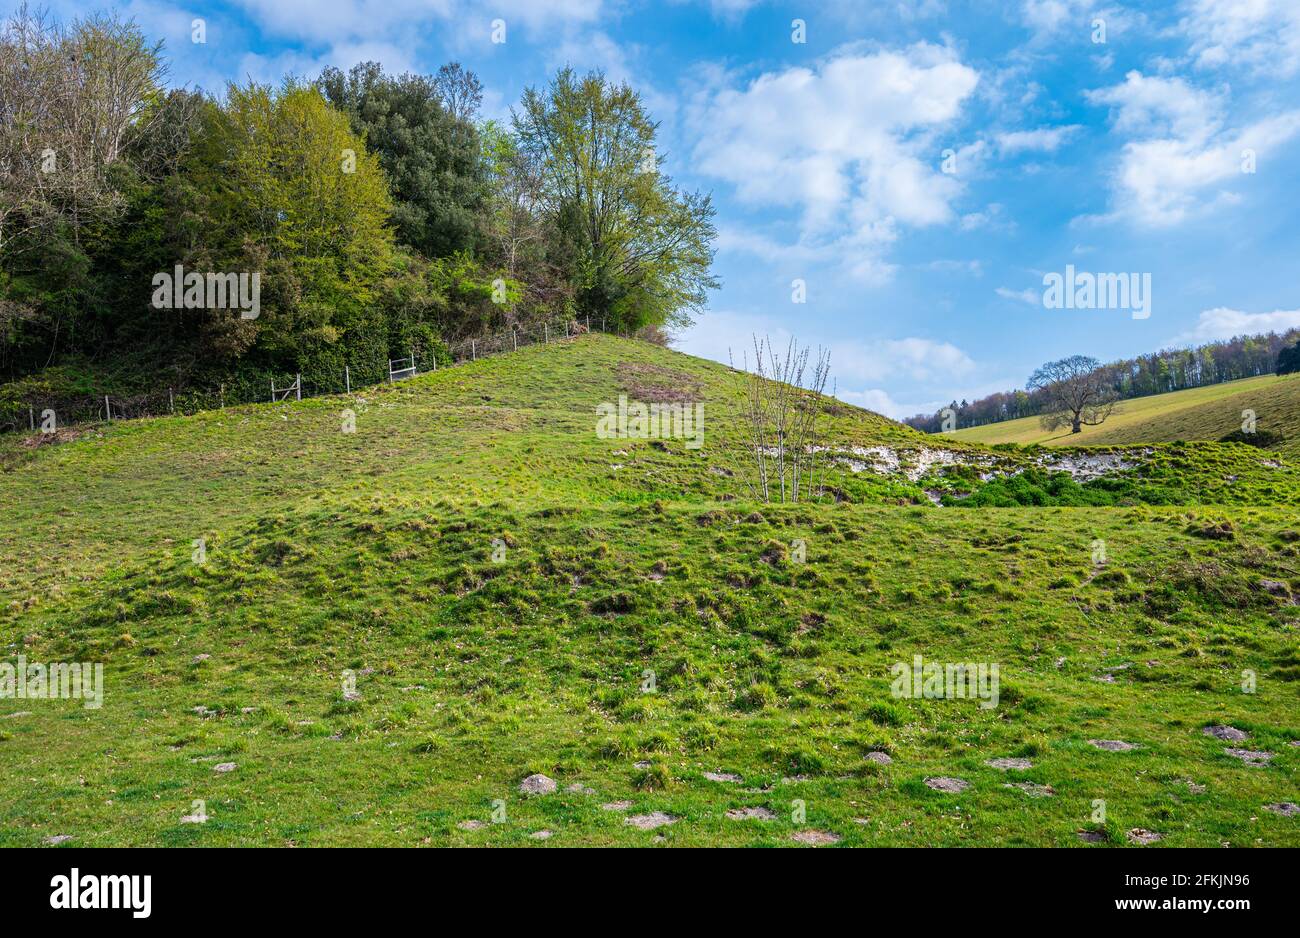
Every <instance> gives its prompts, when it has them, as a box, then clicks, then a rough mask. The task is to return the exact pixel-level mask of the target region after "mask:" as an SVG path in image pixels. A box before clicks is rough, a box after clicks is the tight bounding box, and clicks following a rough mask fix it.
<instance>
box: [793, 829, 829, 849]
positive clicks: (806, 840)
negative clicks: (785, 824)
mask: <svg viewBox="0 0 1300 938" xmlns="http://www.w3.org/2000/svg"><path fill="white" fill-rule="evenodd" d="M790 839H791V840H793V841H795V842H796V843H801V844H807V845H809V846H810V847H824V846H826V845H827V844H837V843H839V842H840V836H839V834H832V833H831V832H830V831H795V832H794V833H793V834H791V835H790Z"/></svg>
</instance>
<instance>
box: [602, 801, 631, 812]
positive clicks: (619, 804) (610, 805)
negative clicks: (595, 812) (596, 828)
mask: <svg viewBox="0 0 1300 938" xmlns="http://www.w3.org/2000/svg"><path fill="white" fill-rule="evenodd" d="M631 807H632V802H630V801H610V802H607V803H605V804H603V805H601V806H600V810H602V811H627V810H629V809H631Z"/></svg>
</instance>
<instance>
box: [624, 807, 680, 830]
mask: <svg viewBox="0 0 1300 938" xmlns="http://www.w3.org/2000/svg"><path fill="white" fill-rule="evenodd" d="M623 823H624V824H630V825H632V826H633V827H635V828H636V829H637V830H642V831H652V830H654V829H655V828H656V827H665V826H667V825H669V824H676V823H677V818H675V817H673V816H672V815H671V814H664V813H663V812H662V811H651V812H650V813H649V814H634V815H632V816H631V817H627V818H623Z"/></svg>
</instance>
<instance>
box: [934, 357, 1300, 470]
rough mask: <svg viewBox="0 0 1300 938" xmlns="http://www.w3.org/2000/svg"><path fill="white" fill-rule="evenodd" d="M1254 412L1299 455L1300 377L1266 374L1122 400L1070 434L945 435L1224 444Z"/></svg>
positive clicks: (1005, 427)
mask: <svg viewBox="0 0 1300 938" xmlns="http://www.w3.org/2000/svg"><path fill="white" fill-rule="evenodd" d="M1247 409H1249V410H1253V411H1255V414H1256V418H1257V429H1258V430H1259V431H1264V432H1268V433H1273V434H1277V435H1278V436H1280V437H1281V438H1282V439H1281V441H1280V442H1278V443H1277V448H1278V449H1279V450H1281V451H1282V452H1285V453H1289V454H1290V455H1292V456H1293V457H1294V456H1300V375H1287V376H1284V377H1279V376H1277V375H1263V376H1261V377H1258V378H1246V379H1244V380H1241V381H1229V382H1225V383H1224V384H1215V385H1210V386H1209V387H1204V388H1192V389H1190V390H1187V391H1173V392H1171V393H1169V394H1156V395H1152V396H1151V397H1139V398H1134V399H1133V400H1128V401H1123V402H1121V403H1120V404H1119V406H1118V407H1117V409H1116V411H1115V413H1113V414H1112V415H1111V416H1110V417H1109V418H1108V419H1107V420H1106V422H1105V423H1103V424H1101V425H1099V426H1095V427H1084V428H1083V431H1082V432H1081V433H1078V434H1071V433H1070V431H1069V428H1068V427H1067V428H1066V429H1065V430H1064V431H1061V430H1044V429H1043V427H1042V425H1041V424H1040V423H1039V420H1038V418H1037V417H1024V418H1022V419H1019V420H1005V421H1003V422H1001V423H990V424H985V425H984V426H981V427H968V428H966V429H962V430H958V431H956V432H955V433H951V434H947V436H949V437H951V438H953V439H957V440H963V441H965V442H970V443H986V444H994V443H1018V444H1021V445H1032V444H1042V445H1047V446H1060V445H1071V446H1077V445H1111V444H1134V443H1164V442H1173V441H1175V440H1220V439H1223V438H1224V437H1225V436H1227V435H1228V434H1230V433H1232V432H1233V431H1235V430H1239V429H1240V428H1241V423H1242V411H1243V410H1247Z"/></svg>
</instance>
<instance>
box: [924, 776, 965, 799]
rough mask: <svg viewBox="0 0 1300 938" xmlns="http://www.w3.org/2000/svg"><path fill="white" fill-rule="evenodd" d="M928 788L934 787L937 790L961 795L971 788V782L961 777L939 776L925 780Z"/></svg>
mask: <svg viewBox="0 0 1300 938" xmlns="http://www.w3.org/2000/svg"><path fill="white" fill-rule="evenodd" d="M925 785H926V787H927V788H933V789H934V790H935V791H944V792H947V793H948V794H950V795H959V794H961V793H962V792H964V791H965V790H966V789H967V788H970V782H968V781H966V780H965V779H960V778H946V777H944V776H942V775H941V776H938V777H937V778H927V779H926V780H925Z"/></svg>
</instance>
